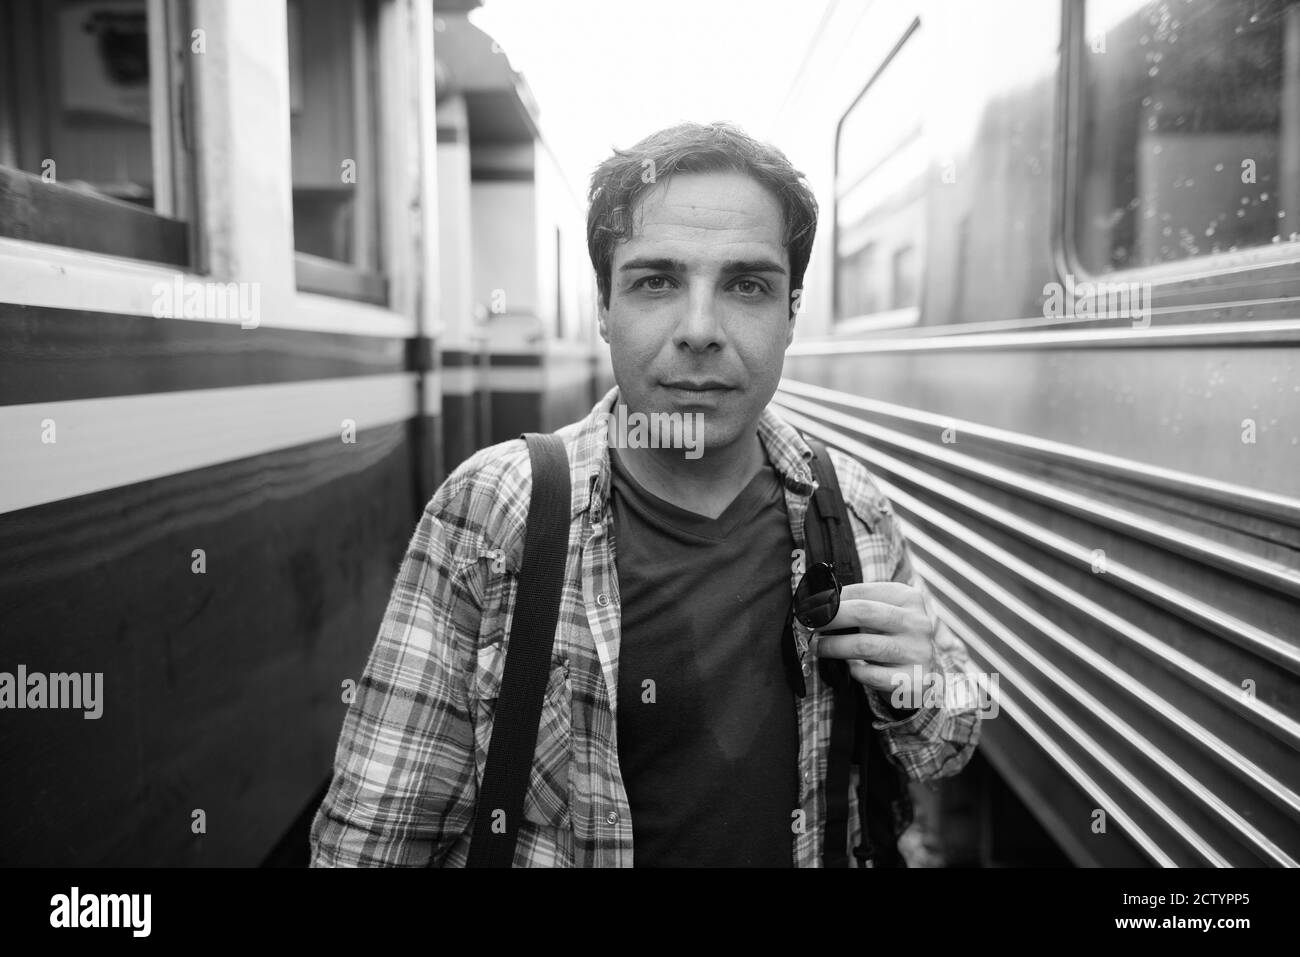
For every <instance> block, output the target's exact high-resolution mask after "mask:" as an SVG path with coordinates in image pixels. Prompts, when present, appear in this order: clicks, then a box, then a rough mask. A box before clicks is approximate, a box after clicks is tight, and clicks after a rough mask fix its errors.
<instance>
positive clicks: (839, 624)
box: [826, 588, 907, 635]
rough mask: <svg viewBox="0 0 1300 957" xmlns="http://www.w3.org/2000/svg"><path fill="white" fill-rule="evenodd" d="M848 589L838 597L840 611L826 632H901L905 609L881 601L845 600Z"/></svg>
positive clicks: (904, 622) (889, 633) (903, 625)
mask: <svg viewBox="0 0 1300 957" xmlns="http://www.w3.org/2000/svg"><path fill="white" fill-rule="evenodd" d="M848 593H849V590H848V588H845V589H844V594H843V595H841V597H840V610H839V611H838V612H837V613H836V615H835V617H834V618H833V619H831V622H830V624H828V625H826V628H827V629H828V630H831V629H835V628H866V629H869V630H871V631H878V632H881V633H883V634H887V635H892V634H898V633H900V632H902V631H903V630H904V628H905V626H906V623H907V609H906V608H904V607H902V606H901V605H895V604H891V603H888V602H883V601H872V600H868V599H863V598H849V599H847V600H846V599H845V596H847V595H848Z"/></svg>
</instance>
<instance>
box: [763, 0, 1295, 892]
mask: <svg viewBox="0 0 1300 957" xmlns="http://www.w3.org/2000/svg"><path fill="white" fill-rule="evenodd" d="M779 117H780V118H779V120H778V122H777V123H776V126H775V128H774V129H773V130H771V131H768V132H769V133H770V135H771V136H772V138H773V139H774V140H775V141H776V142H777V143H778V144H779V145H781V146H782V147H783V148H784V149H785V150H786V151H787V153H788V154H789V156H790V158H791V159H792V161H793V162H794V163H795V165H796V166H798V167H800V168H801V169H803V170H804V171H805V172H807V173H808V175H809V176H810V178H811V180H812V182H813V184H814V186H815V187H816V189H817V191H818V197H819V203H820V205H821V213H822V219H821V226H820V229H819V235H818V237H817V245H816V248H815V249H814V252H813V257H812V265H811V267H810V270H809V274H808V278H807V281H806V284H805V289H804V294H803V297H802V302H801V307H802V311H801V314H800V317H799V325H800V328H799V333H798V338H797V339H796V342H795V344H794V345H793V346H792V347H791V349H790V350H789V353H788V358H787V363H786V377H787V378H786V380H785V381H784V382H783V383H782V388H781V390H780V392H779V393H778V401H779V402H780V404H781V405H782V406H783V407H784V408H785V409H786V410H787V411H788V412H789V413H790V414H791V415H792V416H793V417H794V418H795V419H796V421H798V422H799V423H800V424H802V425H804V426H806V427H807V428H809V429H810V430H811V431H813V432H815V433H817V434H820V435H822V436H823V437H824V438H826V439H828V440H831V441H833V442H834V443H838V444H841V445H843V447H844V448H846V449H848V450H849V451H851V452H853V453H855V454H858V455H860V456H861V457H862V458H863V459H864V461H866V462H867V463H868V465H869V466H870V467H871V468H872V469H873V471H874V472H875V474H876V475H878V476H879V477H880V478H881V479H882V487H883V488H884V489H885V490H886V492H887V493H888V494H889V495H890V497H891V498H892V500H893V503H894V505H895V507H896V508H897V510H898V511H899V512H900V513H901V514H902V515H903V516H904V518H905V521H906V524H907V527H908V529H909V535H910V540H911V543H912V545H913V547H914V549H915V553H916V555H917V557H918V564H920V565H921V566H922V570H923V573H924V575H925V577H926V579H927V581H928V583H929V586H930V588H931V591H932V593H933V595H934V597H935V599H936V601H937V602H938V603H939V605H940V606H941V610H942V614H943V616H944V617H945V619H946V620H947V621H948V622H949V623H950V624H951V626H952V627H953V629H954V630H955V631H956V633H957V634H959V635H960V636H961V637H962V638H963V639H964V640H965V641H966V642H967V644H968V646H969V647H970V649H971V651H972V654H973V657H974V659H975V662H976V665H977V667H978V669H979V670H980V671H981V672H983V673H984V674H986V675H989V676H996V678H995V680H996V683H997V686H998V688H999V690H1000V696H999V701H1000V708H999V710H998V713H997V715H996V717H993V718H991V719H990V720H987V721H986V723H985V730H984V736H983V741H982V746H981V751H982V753H983V756H984V759H986V760H987V762H988V764H989V765H990V766H991V769H992V773H993V775H994V776H995V777H996V779H997V780H998V781H1000V782H1004V783H1005V785H1007V786H1009V788H1010V791H1011V792H1012V795H1013V797H1014V798H1015V799H1016V800H1017V801H1018V802H1019V803H1020V804H1023V806H1024V807H1025V808H1027V809H1028V811H1029V814H1030V815H1031V817H1029V816H1026V817H1020V818H1015V817H1014V816H1013V817H1011V818H1010V819H1008V817H1007V816H1006V815H1005V814H1003V815H1001V816H999V813H998V811H997V809H996V808H993V807H991V806H989V803H988V798H987V794H983V795H982V794H979V793H975V794H970V793H967V794H965V795H964V796H963V797H961V798H960V800H961V802H964V803H965V804H966V806H967V810H968V812H969V811H970V810H971V809H972V808H974V813H973V815H972V814H969V813H968V814H967V818H968V819H972V820H974V821H976V822H979V821H983V822H984V824H983V825H978V826H975V827H973V828H967V829H966V831H967V834H968V838H967V844H968V853H966V854H965V855H964V858H963V859H964V860H966V861H968V862H971V863H984V864H996V863H999V861H1000V860H1001V861H1007V860H1011V861H1014V860H1016V854H1014V853H1010V852H1008V853H1005V854H1003V853H999V851H998V848H1000V847H1012V846H1014V845H1015V842H1016V835H1017V834H1018V833H1023V832H1025V831H1026V830H1027V829H1029V828H1031V827H1032V825H1033V822H1034V821H1037V822H1038V823H1039V824H1040V825H1041V827H1042V828H1043V829H1044V831H1045V832H1046V834H1047V835H1048V836H1049V838H1048V839H1049V842H1050V843H1051V844H1052V845H1054V846H1055V847H1056V848H1059V849H1060V850H1061V851H1062V852H1064V855H1065V856H1066V857H1067V858H1068V860H1070V861H1073V862H1074V863H1076V864H1079V865H1089V866H1094V865H1103V866H1105V865H1159V866H1184V865H1191V866H1198V865H1200V866H1216V867H1221V866H1242V865H1284V866H1294V865H1295V864H1296V861H1297V859H1300V760H1298V753H1297V749H1300V680H1298V678H1297V676H1298V675H1300V497H1298V495H1300V420H1298V419H1297V412H1300V241H1298V240H1300V233H1298V232H1297V230H1300V4H1297V3H1294V2H1284V0H1275V2H1272V0H1210V2H1204V0H1165V2H1139V0H1117V2H1106V0H1085V2H1073V0H1068V2H1065V3H1061V4H1051V3H1043V2H1041V0H998V2H988V3H963V2H959V0H952V2H932V3H926V2H921V3H913V2H904V3H892V2H891V3H887V4H886V3H868V4H859V3H849V2H841V3H834V4H832V5H831V6H830V8H829V9H828V12H827V15H826V18H825V20H824V21H823V23H822V25H821V28H820V30H819V32H818V35H817V37H816V39H815V41H814V44H813V47H812V48H811V49H810V50H808V51H807V52H806V54H805V55H804V57H803V59H802V66H801V67H800V71H799V75H798V79H797V82H796V84H795V86H794V88H793V89H792V91H791V94H790V96H789V99H788V100H787V102H786V103H785V104H784V106H783V107H782V109H781V110H780V113H779ZM963 777H970V778H971V779H972V780H978V774H975V775H971V776H968V775H963ZM991 821H1002V822H1003V823H1000V824H997V825H996V826H993V825H990V824H989V822H991ZM958 856H959V857H960V856H961V855H958Z"/></svg>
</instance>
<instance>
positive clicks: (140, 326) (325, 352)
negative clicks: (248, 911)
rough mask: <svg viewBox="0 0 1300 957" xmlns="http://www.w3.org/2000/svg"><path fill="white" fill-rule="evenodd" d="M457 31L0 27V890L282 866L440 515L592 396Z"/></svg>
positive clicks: (552, 276)
mask: <svg viewBox="0 0 1300 957" xmlns="http://www.w3.org/2000/svg"><path fill="white" fill-rule="evenodd" d="M475 5H476V4H475V3H472V2H443V0H439V2H438V3H437V5H436V7H435V5H434V3H433V2H432V0H311V2H300V0H287V2H271V3H267V2H263V0H104V2H98V0H90V2H84V3H68V4H50V3H44V2H36V0H0V448H2V449H3V453H0V454H2V456H3V460H2V461H0V696H3V695H4V693H5V691H6V690H7V691H8V692H9V693H10V698H9V699H8V700H6V701H3V702H0V703H3V704H5V707H4V709H3V710H0V768H2V769H3V775H4V780H5V784H4V787H3V789H0V815H2V816H3V818H4V824H3V826H0V864H7V865H29V864H39V865H98V864H111V865H230V864H239V865H250V864H254V865H255V864H258V863H261V862H265V861H283V862H290V861H293V862H302V861H304V860H305V849H306V848H305V842H304V841H303V840H302V833H301V825H302V824H303V822H304V820H305V819H306V818H307V817H309V815H310V813H311V812H312V811H314V809H315V806H316V804H317V803H318V795H319V793H320V792H321V791H322V789H323V786H324V784H325V783H326V781H327V780H328V777H329V774H330V770H331V763H332V759H333V753H334V747H335V743H336V741H337V736H338V733H339V728H340V725H341V723H342V719H343V714H344V710H345V709H346V707H347V702H348V700H349V694H350V691H349V684H352V685H353V686H354V685H355V681H356V679H357V678H358V677H359V676H360V672H361V668H362V666H363V664H364V662H365V657H366V655H367V653H368V652H369V649H370V646H371V644H372V643H373V641H374V636H375V634H376V630H377V628H378V624H379V621H380V619H381V617H382V614H383V609H384V606H385V604H386V602H387V598H388V593H389V590H390V588H391V586H392V581H393V576H394V575H395V573H396V569H397V566H398V563H399V561H400V559H401V556H402V554H403V552H404V549H405V546H406V543H407V541H408V539H409V537H410V534H411V531H412V529H413V528H414V526H415V522H416V519H417V517H418V515H419V513H420V511H421V509H422V508H423V507H424V504H425V503H426V502H427V500H428V498H429V495H430V494H431V493H432V490H433V488H434V487H435V486H436V483H437V482H438V481H440V480H441V478H442V477H443V475H445V473H446V471H447V470H448V469H449V468H451V467H453V466H454V465H455V464H456V463H457V462H458V461H459V460H460V459H461V458H463V457H464V455H466V454H467V453H468V451H470V450H472V449H473V448H475V447H477V445H478V444H483V443H485V442H490V441H498V440H500V439H502V438H506V437H508V436H510V435H513V434H518V433H519V432H521V431H525V430H529V429H539V428H546V429H549V428H554V427H556V426H558V425H560V424H562V423H563V422H566V421H570V420H572V419H574V418H577V417H578V416H579V415H580V414H582V413H585V412H586V411H587V410H588V409H589V408H590V406H591V403H592V402H593V401H594V398H592V396H591V389H592V387H591V376H592V370H593V359H592V354H593V353H592V350H591V348H590V343H591V342H592V341H593V340H594V333H593V332H587V333H585V338H584V334H583V332H582V330H588V329H590V327H591V323H590V322H589V321H587V319H588V317H589V316H590V309H591V301H592V300H591V296H590V294H589V290H590V288H591V286H592V283H591V279H590V267H589V266H587V265H586V264H585V262H584V261H583V260H584V255H583V252H584V251H583V236H584V233H583V221H582V210H581V206H580V204H579V203H578V201H577V199H576V196H575V194H574V191H573V190H572V189H571V188H570V187H568V186H567V185H566V184H565V183H564V181H563V177H562V176H560V174H559V172H558V170H557V169H556V166H555V163H554V161H553V159H551V158H550V155H549V152H548V150H547V149H546V146H545V141H544V140H543V138H542V137H541V135H540V132H539V127H538V123H537V110H536V106H535V104H534V103H533V101H532V97H531V96H530V95H529V93H528V90H527V86H526V85H525V84H524V83H523V81H522V79H521V78H520V77H519V75H518V74H516V73H515V72H514V71H513V70H512V69H511V68H510V66H509V62H508V60H507V58H506V57H505V56H504V55H503V54H502V52H501V51H500V49H499V48H498V47H496V46H495V45H494V44H493V43H492V41H491V40H490V38H488V37H486V36H484V35H483V34H482V33H480V32H479V31H477V30H476V29H475V28H474V27H473V26H472V25H471V24H470V23H469V22H468V20H467V16H466V14H467V13H468V11H469V10H470V9H471V8H472V7H474V6H475ZM440 246H441V249H442V252H443V255H441V256H440V255H439V247H440ZM485 250H486V251H490V252H491V255H487V253H486V252H485ZM473 253H483V255H479V256H478V257H477V258H476V259H471V256H472V254H473ZM20 674H21V676H22V685H23V689H22V690H23V701H22V703H23V707H18V706H17V704H16V701H15V699H14V698H13V697H12V693H13V691H14V688H15V684H16V683H17V682H18V680H19V675H20ZM74 675H75V676H77V678H78V681H77V686H76V687H75V688H74V687H73V686H72V685H71V681H72V676H74ZM36 676H40V682H42V683H45V682H49V684H48V685H47V684H42V687H43V688H45V689H46V690H43V691H42V692H41V694H40V695H36V694H35V693H34V691H33V690H32V689H35V688H36V684H35V683H34V682H36V681H37V678H36ZM58 676H63V677H58ZM5 677H7V678H8V679H9V683H8V685H6V684H5V681H4V679H5ZM83 679H84V680H83ZM55 686H57V687H58V688H59V689H60V692H59V695H58V699H57V700H56V698H55V696H54V695H53V694H47V693H46V691H47V690H51V689H52V688H53V687H55ZM95 689H98V690H95ZM29 691H30V692H31V693H30V694H29V693H28V692H29ZM76 705H84V707H77V706H76ZM96 712H97V713H96ZM295 825H296V827H297V830H296V831H295ZM290 833H292V834H296V835H297V837H296V839H290V838H288V837H286V835H287V834H290ZM290 845H292V846H290ZM277 848H284V849H285V850H283V851H277Z"/></svg>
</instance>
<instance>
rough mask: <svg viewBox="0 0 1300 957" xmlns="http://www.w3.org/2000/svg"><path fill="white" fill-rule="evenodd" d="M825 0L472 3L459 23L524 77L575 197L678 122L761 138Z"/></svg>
mask: <svg viewBox="0 0 1300 957" xmlns="http://www.w3.org/2000/svg"><path fill="white" fill-rule="evenodd" d="M834 2H836V0H654V2H653V3H651V2H645V0H484V3H483V6H482V7H480V8H478V9H477V10H475V11H474V12H472V13H471V15H470V20H471V22H473V23H474V24H475V25H476V26H478V27H479V28H480V29H482V30H484V31H485V32H486V33H488V34H489V35H491V36H492V37H493V38H494V39H495V40H496V41H497V42H498V43H499V44H500V45H501V47H502V48H503V49H504V51H505V53H506V55H507V56H508V57H509V58H510V63H511V65H512V66H513V67H514V68H515V69H516V70H518V71H520V72H521V73H523V74H524V77H525V79H526V80H527V82H528V86H529V88H530V89H531V90H532V92H533V95H534V96H535V97H536V99H537V103H538V107H539V109H540V111H541V126H542V134H543V136H544V137H545V139H546V140H547V142H548V144H549V145H550V147H551V149H552V150H553V151H554V153H555V154H556V157H557V158H558V160H559V162H560V165H561V167H562V168H563V169H564V171H565V173H566V175H567V176H568V179H569V181H570V185H571V186H572V187H573V188H574V190H575V192H576V193H578V194H579V195H581V194H584V193H585V192H586V181H587V178H588V177H589V175H590V173H591V170H592V168H593V167H595V166H596V164H598V163H599V162H600V161H601V160H603V159H604V158H605V157H606V156H608V155H609V152H610V147H611V146H619V147H627V146H631V145H632V144H633V143H635V142H636V141H637V140H639V139H641V138H642V137H643V136H645V135H646V134H648V133H651V132H653V131H655V130H657V129H660V128H661V127H664V126H669V125H671V124H673V123H676V122H679V121H681V120H696V121H699V122H710V121H712V120H727V121H730V122H733V123H736V124H738V125H740V126H741V127H742V128H744V129H745V130H746V131H747V132H749V133H751V134H753V135H755V136H758V137H760V138H761V137H763V136H764V135H765V134H766V132H767V127H768V126H769V125H770V124H772V123H773V121H774V120H775V115H776V112H777V110H778V109H779V108H780V106H781V104H782V102H783V100H784V98H785V96H786V93H787V91H788V90H789V88H790V85H791V81H792V80H793V78H794V76H795V74H796V73H797V71H798V69H799V66H800V64H801V62H802V61H803V59H804V57H805V55H806V53H807V50H808V47H809V44H810V43H811V41H812V38H813V36H814V35H815V33H816V31H817V28H818V25H819V23H820V22H821V20H822V17H823V15H824V13H825V12H826V10H827V8H828V7H829V6H831V5H832V4H833V3H834ZM850 2H861V0H850Z"/></svg>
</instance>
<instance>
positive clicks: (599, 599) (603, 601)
mask: <svg viewBox="0 0 1300 957" xmlns="http://www.w3.org/2000/svg"><path fill="white" fill-rule="evenodd" d="M596 604H597V605H599V606H600V607H601V608H604V607H605V606H606V605H608V604H609V596H608V595H606V594H605V593H604V592H601V593H600V594H599V595H597V596H596ZM609 823H610V824H613V823H614V822H613V821H610V822H609Z"/></svg>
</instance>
